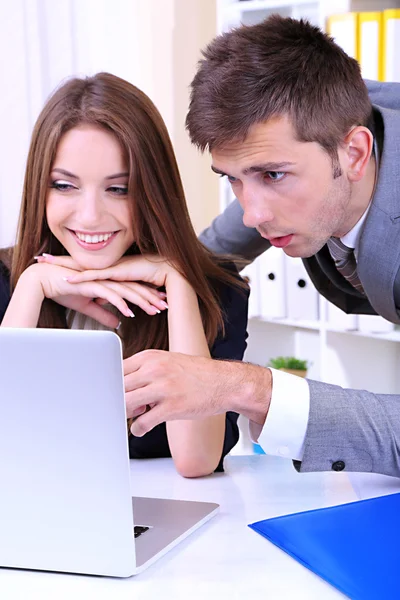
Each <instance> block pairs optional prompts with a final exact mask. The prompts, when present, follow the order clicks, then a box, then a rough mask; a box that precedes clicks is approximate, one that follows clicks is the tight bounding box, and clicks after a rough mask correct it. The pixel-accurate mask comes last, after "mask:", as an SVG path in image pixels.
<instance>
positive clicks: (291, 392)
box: [249, 369, 310, 460]
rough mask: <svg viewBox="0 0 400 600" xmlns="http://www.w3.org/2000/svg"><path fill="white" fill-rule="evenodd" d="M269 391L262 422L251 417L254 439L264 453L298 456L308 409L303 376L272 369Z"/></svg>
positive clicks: (308, 389) (306, 388)
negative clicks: (267, 405)
mask: <svg viewBox="0 0 400 600" xmlns="http://www.w3.org/2000/svg"><path fill="white" fill-rule="evenodd" d="M271 372H272V395H271V403H270V407H269V410H268V415H267V418H266V421H265V424H264V426H263V427H262V428H261V426H260V425H258V424H257V423H254V422H253V421H250V424H249V431H250V437H251V439H252V440H253V442H255V443H257V444H260V446H261V447H262V449H263V450H264V452H265V453H266V454H274V455H276V456H285V457H287V458H292V459H293V460H301V459H302V458H303V453H304V442H305V437H306V432H307V425H308V415H309V412H310V388H309V387H308V383H307V380H306V379H303V378H302V377H297V376H296V375H291V374H289V373H285V371H279V370H278V369H271Z"/></svg>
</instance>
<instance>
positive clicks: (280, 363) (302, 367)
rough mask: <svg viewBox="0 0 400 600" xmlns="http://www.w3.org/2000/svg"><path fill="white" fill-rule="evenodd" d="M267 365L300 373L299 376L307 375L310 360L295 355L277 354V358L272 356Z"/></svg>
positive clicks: (296, 373)
mask: <svg viewBox="0 0 400 600" xmlns="http://www.w3.org/2000/svg"><path fill="white" fill-rule="evenodd" d="M267 366H268V367H272V368H273V369H280V370H281V371H286V373H292V374H293V375H298V377H305V376H306V375H307V369H308V361H307V360H301V359H299V358H295V357H294V356H277V357H276V358H271V359H270V361H269V363H268V365H267Z"/></svg>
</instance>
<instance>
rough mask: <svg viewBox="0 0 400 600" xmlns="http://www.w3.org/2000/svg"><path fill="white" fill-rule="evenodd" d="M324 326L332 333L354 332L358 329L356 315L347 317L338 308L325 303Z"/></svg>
mask: <svg viewBox="0 0 400 600" xmlns="http://www.w3.org/2000/svg"><path fill="white" fill-rule="evenodd" d="M326 324H327V327H328V329H329V328H332V330H334V331H354V330H356V329H357V327H358V317H357V315H348V314H346V313H345V312H343V311H342V310H341V309H340V308H338V307H337V306H335V305H334V304H332V303H331V302H328V301H327V303H326Z"/></svg>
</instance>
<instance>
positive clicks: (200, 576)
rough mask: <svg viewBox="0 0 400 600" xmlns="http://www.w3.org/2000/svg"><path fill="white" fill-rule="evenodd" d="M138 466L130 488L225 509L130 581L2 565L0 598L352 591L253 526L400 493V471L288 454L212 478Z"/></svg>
mask: <svg viewBox="0 0 400 600" xmlns="http://www.w3.org/2000/svg"><path fill="white" fill-rule="evenodd" d="M131 465H132V494H134V495H137V496H146V495H147V496H155V497H165V498H176V499H182V500H205V501H212V502H218V503H219V504H220V505H221V509H220V513H219V515H217V516H216V517H214V518H213V519H212V520H211V521H209V522H208V523H207V524H206V525H204V526H203V527H202V528H200V529H199V530H198V531H197V532H195V533H194V534H193V535H191V536H190V537H189V538H188V539H187V540H185V541H184V542H183V543H181V544H179V545H178V546H177V547H176V548H175V549H173V550H172V551H171V552H169V553H168V554H167V555H166V556H165V557H163V558H161V559H160V560H159V561H158V562H157V563H155V564H154V565H153V566H152V567H150V568H149V569H147V571H145V572H143V573H142V574H141V575H137V576H136V577H131V578H130V579H109V578H101V577H86V576H75V575H63V574H55V573H42V572H34V571H17V570H15V571H14V570H11V569H0V598H1V600H17V599H18V600H21V599H23V598H25V599H26V600H64V599H65V600H66V599H68V600H81V599H82V600H83V599H84V600H92V599H93V600H125V599H126V600H128V599H129V600H135V599H140V600H150V599H151V600H158V599H159V598H160V599H165V600H170V599H171V600H189V599H190V600H203V599H206V598H207V600H208V599H214V598H215V599H218V600H225V599H226V600H228V599H229V600H239V599H240V600H242V599H243V598H249V599H251V600H252V599H254V600H256V598H266V599H268V600H275V599H276V600H291V599H295V600H303V599H304V600H313V599H314V598H315V599H316V600H321V598H323V599H324V600H330V599H335V598H336V599H340V598H344V596H343V595H342V594H341V593H340V592H338V591H336V590H335V589H334V588H332V587H331V586H330V585H329V584H327V583H325V582H324V581H323V580H321V579H320V578H319V577H317V576H316V575H314V574H313V573H311V572H310V571H308V570H307V569H305V568H304V567H302V566H301V565H300V564H298V563H297V562H296V561H295V560H293V559H292V558H290V557H289V556H287V555H286V554H285V553H284V552H282V551H281V550H279V549H278V548H276V547H275V546H274V545H273V544H271V543H270V542H268V541H267V540H266V539H264V538H263V537H261V536H260V535H258V534H257V533H255V532H254V531H252V530H251V529H249V528H248V527H247V524H248V523H252V522H254V521H258V520H261V519H265V518H267V517H273V516H277V515H281V514H285V513H290V512H295V511H300V510H308V509H312V508H319V507H323V506H330V505H333V504H340V503H344V502H351V501H354V500H357V499H358V498H362V497H369V496H376V495H381V494H385V493H392V492H397V491H400V480H398V479H394V478H389V477H383V476H378V475H375V476H374V475H354V474H351V475H347V474H345V473H307V474H299V473H297V472H296V471H295V470H294V469H293V467H292V464H291V462H290V461H288V460H285V459H281V458H275V457H267V456H262V455H261V456H260V455H255V456H232V457H229V458H227V459H226V461H225V467H226V474H217V475H213V476H210V477H208V478H205V479H183V478H182V477H180V476H179V475H177V474H176V472H175V470H174V467H173V464H172V461H171V460H170V459H160V460H143V461H131ZM0 543H1V540H0Z"/></svg>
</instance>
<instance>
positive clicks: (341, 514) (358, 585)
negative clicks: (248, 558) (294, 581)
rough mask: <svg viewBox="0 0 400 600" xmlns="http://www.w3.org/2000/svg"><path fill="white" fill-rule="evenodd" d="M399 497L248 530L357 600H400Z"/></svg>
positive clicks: (283, 519) (353, 504) (286, 518)
mask: <svg viewBox="0 0 400 600" xmlns="http://www.w3.org/2000/svg"><path fill="white" fill-rule="evenodd" d="M399 526H400V494H391V495H388V496H382V497H378V498H370V499H368V500H360V501H358V502H351V503H349V504H342V505H340V506H332V507H329V508H320V509H317V510H309V511H306V512H302V513H296V514H291V515H285V516H282V517H275V518H272V519H266V520H265V521H258V522H257V523H253V524H251V525H249V527H251V528H252V529H253V530H254V531H256V532H257V533H259V534H261V535H262V536H264V537H265V538H267V539H268V540H269V541H270V542H272V543H273V544H275V545H276V546H278V547H279V548H281V550H283V551H284V552H286V553H287V554H289V556H292V557H293V558H294V559H295V560H297V561H298V562H299V563H301V564H302V565H303V566H305V567H307V568H308V569H309V570H310V571H313V572H314V573H316V574H317V575H319V576H320V577H322V578H323V579H325V580H326V581H328V583H330V584H331V585H333V586H334V587H336V588H337V589H338V590H340V591H341V592H343V593H344V594H346V595H347V596H348V597H349V598H353V599H354V600H377V599H378V598H382V600H383V599H384V598H385V599H386V598H387V599H389V598H398V597H399V589H400V575H399V569H398V531H399Z"/></svg>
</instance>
